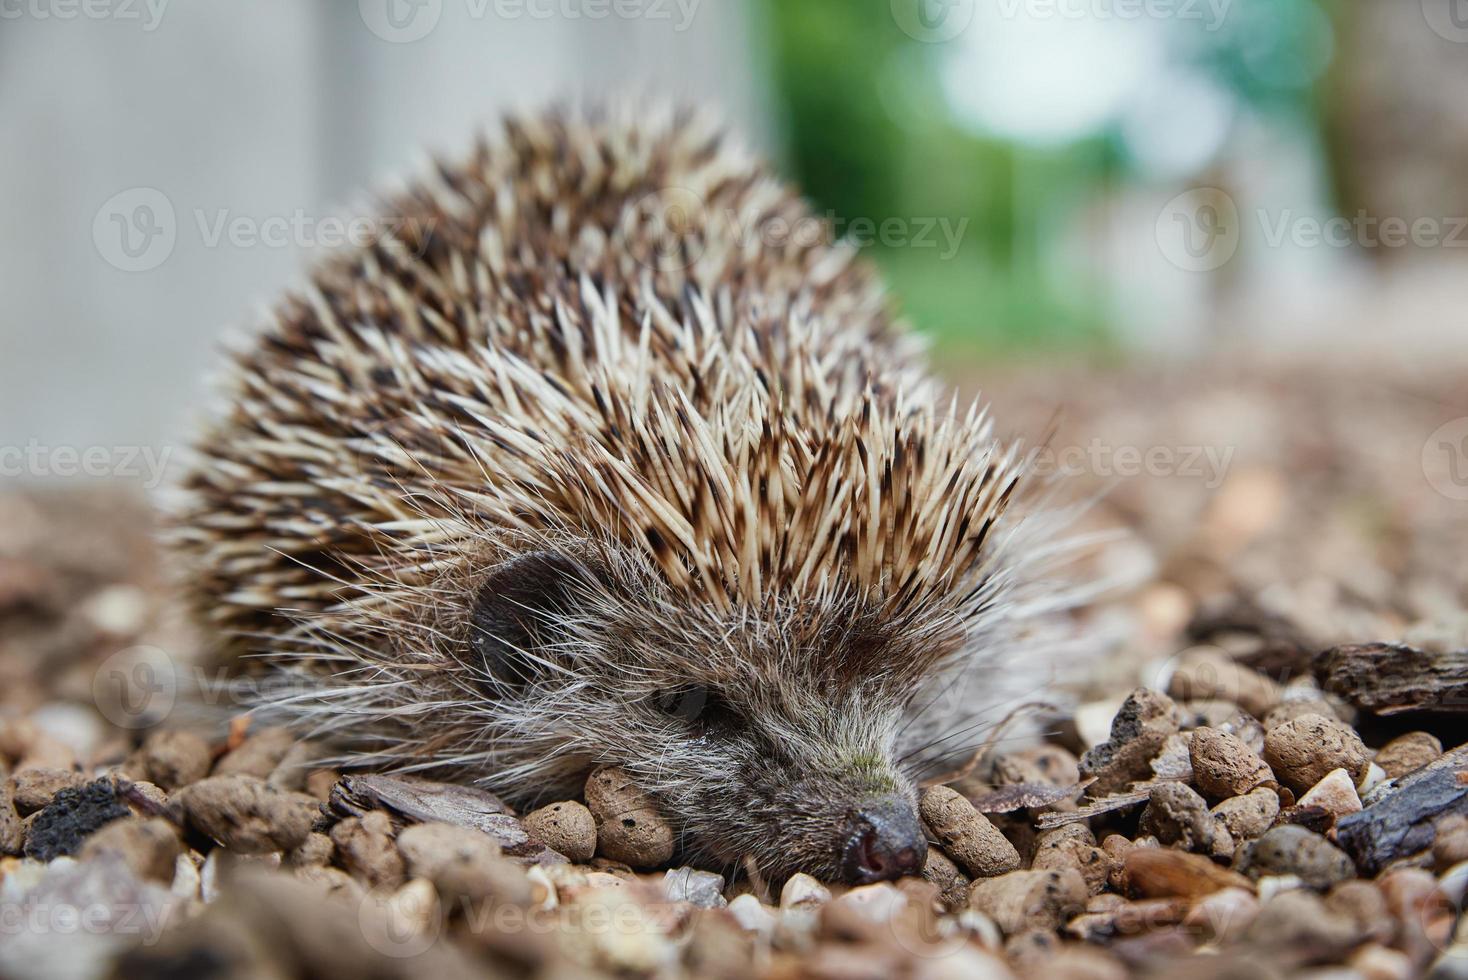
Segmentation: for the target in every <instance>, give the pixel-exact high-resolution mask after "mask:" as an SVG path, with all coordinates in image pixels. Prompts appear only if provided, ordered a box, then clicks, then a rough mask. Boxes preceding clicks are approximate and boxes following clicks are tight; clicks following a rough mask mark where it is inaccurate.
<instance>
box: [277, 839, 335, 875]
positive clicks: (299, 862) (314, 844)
mask: <svg viewBox="0 0 1468 980" xmlns="http://www.w3.org/2000/svg"><path fill="white" fill-rule="evenodd" d="M335 850H336V845H334V844H332V842H331V838H330V837H328V836H327V835H325V834H322V833H317V832H316V831H312V832H311V833H310V834H308V835H307V837H306V839H305V841H303V842H302V843H301V845H300V846H299V847H297V848H295V849H294V850H291V851H290V852H288V853H287V854H286V856H285V863H286V864H289V865H290V866H291V867H293V868H315V867H321V866H323V865H326V864H330V863H331V858H332V855H333V854H334V853H335Z"/></svg>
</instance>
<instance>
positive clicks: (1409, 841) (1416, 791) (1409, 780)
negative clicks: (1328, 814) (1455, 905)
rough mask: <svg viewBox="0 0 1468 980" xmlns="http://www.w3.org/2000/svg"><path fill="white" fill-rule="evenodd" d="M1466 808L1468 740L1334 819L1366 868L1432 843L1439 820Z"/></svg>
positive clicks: (1339, 837) (1343, 841) (1341, 840)
mask: <svg viewBox="0 0 1468 980" xmlns="http://www.w3.org/2000/svg"><path fill="white" fill-rule="evenodd" d="M1453 814H1468V745H1460V746H1459V747H1458V748H1456V749H1454V750H1453V751H1451V752H1449V753H1447V754H1446V755H1444V756H1443V757H1442V758H1440V759H1438V760H1437V761H1436V762H1434V763H1432V764H1430V765H1427V766H1424V767H1423V768H1421V769H1419V770H1417V771H1416V772H1414V773H1411V774H1410V775H1407V776H1405V777H1403V779H1402V782H1401V785H1400V786H1398V787H1396V788H1395V789H1393V790H1391V791H1390V792H1388V793H1387V794H1386V796H1384V797H1383V798H1382V799H1381V800H1379V801H1378V802H1376V803H1374V804H1372V805H1371V806H1369V807H1367V808H1366V809H1364V810H1362V811H1361V812H1360V813H1352V814H1348V815H1347V816H1345V817H1342V818H1341V819H1340V820H1338V821H1337V822H1336V827H1335V832H1336V842H1337V843H1338V844H1339V845H1340V846H1341V847H1343V848H1345V850H1346V852H1347V853H1348V854H1350V855H1351V856H1352V857H1353V858H1354V859H1355V861H1356V865H1357V867H1359V868H1360V869H1361V870H1362V872H1364V873H1365V874H1375V873H1376V872H1378V871H1380V870H1381V869H1382V868H1384V867H1386V866H1387V865H1388V864H1390V863H1391V862H1392V861H1395V860H1396V859H1398V858H1402V857H1408V856H1411V855H1413V854H1418V853H1421V852H1422V851H1425V850H1427V849H1428V848H1430V847H1432V844H1433V841H1434V839H1435V838H1436V836H1437V824H1438V822H1439V821H1441V820H1444V819H1446V818H1447V817H1449V816H1451V815H1453Z"/></svg>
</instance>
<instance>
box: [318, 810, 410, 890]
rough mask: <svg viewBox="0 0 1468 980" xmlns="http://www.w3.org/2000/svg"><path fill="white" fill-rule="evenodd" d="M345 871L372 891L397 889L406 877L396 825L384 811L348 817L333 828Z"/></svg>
mask: <svg viewBox="0 0 1468 980" xmlns="http://www.w3.org/2000/svg"><path fill="white" fill-rule="evenodd" d="M331 842H332V843H333V844H334V845H336V853H337V857H338V858H339V859H340V860H341V864H342V867H344V868H346V869H347V871H348V872H350V873H351V875H352V877H354V878H356V879H357V880H359V881H361V882H362V883H363V884H365V885H366V886H367V887H368V888H384V887H395V886H397V885H398V884H399V883H400V882H401V881H402V880H403V876H404V873H405V867H404V861H403V856H402V854H401V853H399V851H398V848H397V846H396V845H395V844H394V842H393V838H392V821H391V819H389V817H388V815H387V814H386V813H384V812H383V811H381V810H373V811H371V812H370V813H366V814H364V815H363V816H361V817H348V818H347V819H345V820H343V821H342V822H341V823H339V824H337V825H336V826H335V827H332V828H331Z"/></svg>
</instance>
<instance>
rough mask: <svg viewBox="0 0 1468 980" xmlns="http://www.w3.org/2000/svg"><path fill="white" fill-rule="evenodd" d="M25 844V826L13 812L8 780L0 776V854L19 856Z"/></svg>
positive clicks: (12, 797) (13, 804) (12, 799)
mask: <svg viewBox="0 0 1468 980" xmlns="http://www.w3.org/2000/svg"><path fill="white" fill-rule="evenodd" d="M24 843H25V824H24V822H22V820H21V818H20V814H19V813H17V812H16V810H15V798H14V796H13V795H12V792H11V785H10V780H8V779H6V778H5V777H4V776H0V854H19V853H20V851H21V847H22V846H23V845H24Z"/></svg>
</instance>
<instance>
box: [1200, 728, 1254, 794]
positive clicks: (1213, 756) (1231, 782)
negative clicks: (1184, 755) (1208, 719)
mask: <svg viewBox="0 0 1468 980" xmlns="http://www.w3.org/2000/svg"><path fill="white" fill-rule="evenodd" d="M1188 757H1189V760H1190V761H1191V762H1192V764H1193V785H1195V786H1197V787H1198V790H1199V792H1201V793H1202V794H1203V795H1204V796H1206V797H1208V798H1209V799H1210V800H1213V801H1214V802H1217V801H1219V800H1226V799H1229V798H1231V797H1235V796H1243V795H1244V794H1245V793H1248V792H1250V791H1252V790H1253V789H1255V788H1256V787H1258V786H1262V785H1264V784H1265V783H1269V782H1272V781H1273V780H1274V773H1273V772H1271V771H1270V769H1269V766H1268V764H1266V763H1265V761H1264V760H1263V759H1261V758H1259V756H1257V755H1255V754H1254V751H1253V750H1252V749H1250V748H1249V746H1247V745H1245V744H1244V742H1243V740H1241V739H1240V738H1238V737H1237V736H1235V735H1230V734H1228V733H1227V732H1222V731H1219V730H1218V729H1215V728H1199V729H1197V730H1195V731H1194V732H1193V737H1192V741H1191V742H1190V743H1189V744H1188Z"/></svg>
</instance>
